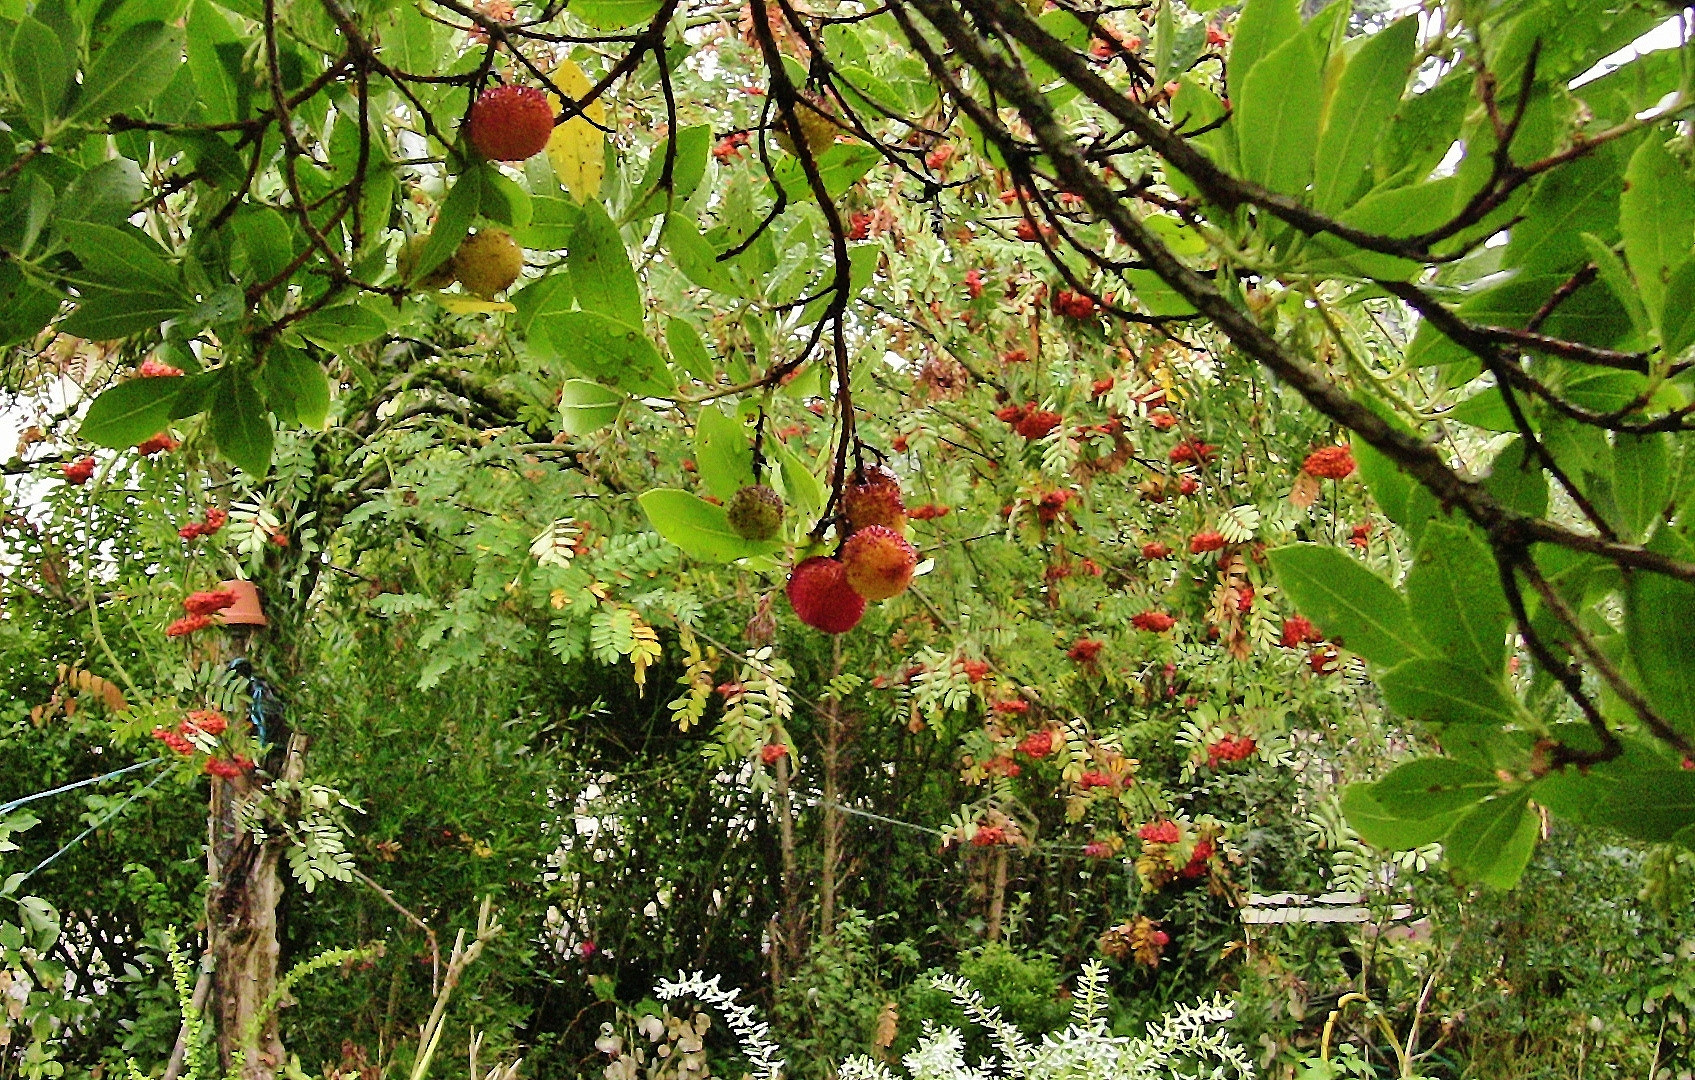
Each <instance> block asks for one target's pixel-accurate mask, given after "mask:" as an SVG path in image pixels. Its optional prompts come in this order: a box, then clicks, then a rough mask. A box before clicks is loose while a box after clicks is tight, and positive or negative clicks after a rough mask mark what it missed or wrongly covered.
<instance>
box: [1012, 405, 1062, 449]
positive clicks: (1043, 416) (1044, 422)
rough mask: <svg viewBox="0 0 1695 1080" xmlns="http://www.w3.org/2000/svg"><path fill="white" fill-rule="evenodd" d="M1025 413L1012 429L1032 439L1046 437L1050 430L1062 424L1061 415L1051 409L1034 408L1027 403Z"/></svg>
mask: <svg viewBox="0 0 1695 1080" xmlns="http://www.w3.org/2000/svg"><path fill="white" fill-rule="evenodd" d="M1024 408H1025V413H1024V415H1023V416H1022V417H1020V418H1019V419H1018V420H1017V421H1016V422H1015V423H1014V424H1013V425H1012V430H1014V431H1016V432H1018V434H1020V435H1022V436H1023V437H1024V438H1026V439H1029V440H1031V441H1035V440H1036V439H1040V438H1044V437H1045V436H1046V435H1047V434H1048V432H1050V431H1052V430H1053V429H1054V428H1056V427H1058V426H1059V425H1060V421H1061V417H1060V415H1059V414H1058V413H1056V412H1053V411H1051V410H1049V409H1033V408H1031V407H1030V406H1028V405H1026V406H1025V407H1024Z"/></svg>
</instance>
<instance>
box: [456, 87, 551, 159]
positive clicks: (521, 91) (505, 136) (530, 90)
mask: <svg viewBox="0 0 1695 1080" xmlns="http://www.w3.org/2000/svg"><path fill="white" fill-rule="evenodd" d="M470 126H471V145H472V146H474V147H476V148H477V153H479V154H481V155H483V156H484V157H486V158H488V159H489V160H490V161H523V160H525V159H526V158H532V157H535V156H536V155H537V154H539V153H541V152H542V151H543V150H545V149H546V148H547V140H548V137H549V136H551V135H552V134H553V109H552V108H551V107H550V106H549V105H548V103H547V95H545V94H543V93H542V92H541V91H540V90H537V89H536V88H535V87H533V86H512V85H505V86H495V87H491V88H489V89H487V90H485V91H483V93H482V95H481V96H480V97H478V98H477V100H476V103H475V104H473V105H472V106H471V119H470Z"/></svg>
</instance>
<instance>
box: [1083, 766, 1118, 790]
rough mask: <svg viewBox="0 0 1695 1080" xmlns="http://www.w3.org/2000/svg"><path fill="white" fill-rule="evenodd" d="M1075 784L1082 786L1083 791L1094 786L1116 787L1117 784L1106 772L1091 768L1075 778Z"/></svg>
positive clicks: (1092, 788)
mask: <svg viewBox="0 0 1695 1080" xmlns="http://www.w3.org/2000/svg"><path fill="white" fill-rule="evenodd" d="M1077 786H1078V787H1080V788H1082V789H1083V790H1084V791H1092V790H1094V789H1095V788H1113V787H1117V786H1118V784H1117V783H1116V782H1114V780H1113V779H1112V777H1110V776H1108V775H1107V774H1106V773H1104V772H1101V771H1099V770H1097V769H1091V770H1089V771H1088V772H1086V773H1084V774H1083V775H1082V776H1079V777H1078V778H1077Z"/></svg>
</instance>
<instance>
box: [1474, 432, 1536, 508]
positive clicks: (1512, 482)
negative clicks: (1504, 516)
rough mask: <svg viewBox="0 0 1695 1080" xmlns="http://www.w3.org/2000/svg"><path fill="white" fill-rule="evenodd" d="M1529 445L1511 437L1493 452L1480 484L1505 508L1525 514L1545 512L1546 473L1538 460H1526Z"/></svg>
mask: <svg viewBox="0 0 1695 1080" xmlns="http://www.w3.org/2000/svg"><path fill="white" fill-rule="evenodd" d="M1529 453H1530V448H1529V446H1527V445H1526V444H1525V441H1524V440H1523V439H1513V440H1512V441H1511V442H1509V443H1507V445H1506V446H1504V447H1502V448H1501V452H1500V453H1499V454H1496V455H1495V460H1494V462H1493V463H1491V465H1490V466H1489V476H1488V477H1487V478H1485V479H1484V481H1483V486H1484V488H1485V489H1486V490H1487V491H1488V492H1489V494H1491V495H1493V496H1495V498H1497V499H1499V500H1501V503H1502V505H1504V506H1506V507H1507V508H1508V509H1509V510H1514V511H1517V512H1518V513H1520V514H1523V515H1525V516H1526V517H1541V516H1542V515H1544V514H1546V513H1547V512H1548V474H1547V473H1546V472H1544V471H1543V469H1542V465H1541V463H1540V462H1533V463H1529V464H1528V466H1527V463H1526V461H1525V455H1526V454H1529Z"/></svg>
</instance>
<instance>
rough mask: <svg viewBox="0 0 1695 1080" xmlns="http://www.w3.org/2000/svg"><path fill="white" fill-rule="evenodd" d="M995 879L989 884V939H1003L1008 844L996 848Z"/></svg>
mask: <svg viewBox="0 0 1695 1080" xmlns="http://www.w3.org/2000/svg"><path fill="white" fill-rule="evenodd" d="M994 874H995V880H994V883H993V884H992V885H991V886H989V940H990V941H999V940H1000V939H1001V918H1002V915H1003V913H1004V912H1005V910H1006V845H1004V844H1002V845H1000V846H998V847H996V848H995V869H994Z"/></svg>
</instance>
